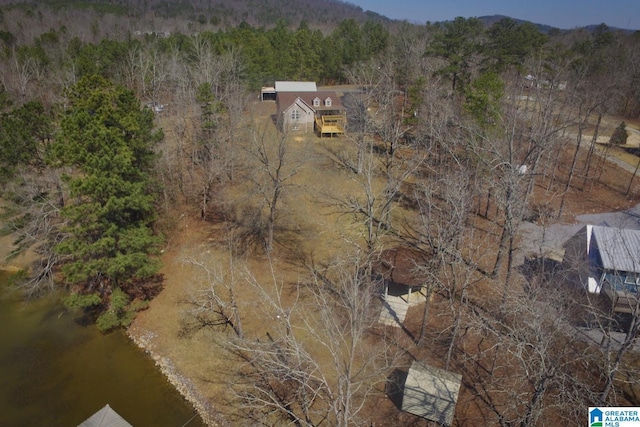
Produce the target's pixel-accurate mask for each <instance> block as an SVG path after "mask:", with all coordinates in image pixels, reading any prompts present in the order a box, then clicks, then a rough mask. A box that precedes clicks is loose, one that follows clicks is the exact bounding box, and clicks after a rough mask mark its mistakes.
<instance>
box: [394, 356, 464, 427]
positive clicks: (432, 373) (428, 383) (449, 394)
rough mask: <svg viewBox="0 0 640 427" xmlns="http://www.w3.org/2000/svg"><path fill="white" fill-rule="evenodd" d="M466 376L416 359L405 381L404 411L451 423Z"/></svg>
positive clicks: (444, 423) (446, 423)
mask: <svg viewBox="0 0 640 427" xmlns="http://www.w3.org/2000/svg"><path fill="white" fill-rule="evenodd" d="M461 381H462V375H460V374H454V373H452V372H448V371H445V370H443V369H438V368H435V367H433V366H427V365H423V364H421V363H418V362H415V361H414V362H413V363H412V364H411V368H410V369H409V373H408V374H407V380H406V381H405V384H404V395H403V398H402V410H403V411H406V412H409V413H410V414H413V415H417V416H419V417H422V418H426V419H428V420H431V421H436V422H438V423H440V424H443V425H447V426H449V425H451V423H452V422H453V415H454V413H455V410H456V402H457V401H458V394H459V393H460V382H461Z"/></svg>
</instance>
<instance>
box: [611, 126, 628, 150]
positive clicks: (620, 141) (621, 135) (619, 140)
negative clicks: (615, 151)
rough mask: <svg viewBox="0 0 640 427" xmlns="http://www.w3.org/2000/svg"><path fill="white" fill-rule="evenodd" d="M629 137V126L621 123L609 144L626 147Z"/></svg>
mask: <svg viewBox="0 0 640 427" xmlns="http://www.w3.org/2000/svg"><path fill="white" fill-rule="evenodd" d="M628 137H629V132H628V131H627V124H626V123H625V122H621V123H620V124H619V125H618V127H616V129H615V130H614V131H613V133H612V134H611V138H609V144H615V145H624V144H626V143H627V138H628Z"/></svg>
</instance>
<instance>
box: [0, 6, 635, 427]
mask: <svg viewBox="0 0 640 427" xmlns="http://www.w3.org/2000/svg"><path fill="white" fill-rule="evenodd" d="M140 4H142V5H143V6H144V7H143V6H140ZM208 5H209V3H208V2H201V3H200V2H198V1H194V2H189V3H186V2H185V3H182V2H160V1H158V2H154V1H152V0H150V1H148V2H142V3H141V2H133V1H129V2H126V1H123V2H117V1H116V2H110V3H98V2H95V3H94V2H75V3H73V2H61V1H55V2H49V3H47V6H44V5H38V6H33V5H25V4H22V5H5V6H2V8H0V12H1V13H0V19H1V22H2V27H1V28H2V30H0V173H1V174H0V186H1V187H0V188H2V198H3V200H4V203H5V205H4V212H3V217H2V220H3V224H4V230H3V231H4V232H5V233H13V235H14V236H16V242H15V253H14V255H15V254H17V253H19V252H21V251H27V250H30V251H32V253H33V254H34V258H35V260H36V261H35V263H34V264H33V265H32V266H30V268H29V269H28V270H25V271H24V272H23V273H22V274H21V275H20V276H19V279H21V280H20V281H19V283H18V284H17V286H19V287H20V288H21V289H22V290H23V291H24V292H25V294H26V295H28V296H37V295H38V294H41V293H43V292H46V291H48V290H50V289H54V288H64V289H65V290H66V291H68V295H69V296H68V297H67V305H68V306H69V307H70V308H73V309H78V308H79V309H82V310H83V313H85V314H86V315H87V316H89V317H91V318H93V319H94V320H96V322H97V324H98V326H99V327H100V328H101V329H103V330H109V329H112V328H116V327H127V326H129V325H130V324H131V322H132V321H134V318H135V316H136V313H138V312H139V311H141V310H144V309H146V308H147V307H149V306H150V307H151V308H150V309H149V310H150V311H148V312H153V310H162V313H161V314H158V312H156V314H154V316H150V317H155V318H156V319H158V318H159V320H157V321H159V322H165V323H163V324H162V325H163V327H166V328H167V329H163V330H170V331H171V332H170V333H167V334H166V335H164V336H162V337H161V338H159V340H158V341H159V342H162V343H164V344H165V345H166V346H172V347H171V351H170V352H169V353H171V354H172V355H178V356H172V357H176V358H184V359H181V360H182V362H183V365H180V361H179V360H174V363H175V364H176V365H177V366H186V368H185V369H189V368H190V369H191V371H189V372H190V374H192V376H193V378H194V381H196V382H197V384H198V387H201V389H202V390H205V391H203V392H202V394H203V395H204V396H205V398H204V399H205V400H206V399H207V398H209V399H214V400H215V399H216V398H219V396H224V397H225V398H224V400H223V399H221V398H219V400H220V402H216V404H215V405H211V406H207V405H204V406H203V407H204V408H205V409H201V411H202V412H208V411H209V412H211V413H214V415H211V414H209V415H210V416H211V419H216V420H217V421H216V422H219V423H222V424H224V423H234V422H235V423H236V424H237V425H249V424H255V423H258V422H260V423H264V424H268V425H281V424H282V423H291V424H295V425H321V424H322V425H336V426H347V425H352V424H353V425H360V424H362V425H365V424H367V425H371V424H373V423H375V424H377V425H407V424H409V423H415V424H416V425H418V424H419V423H420V422H422V421H421V420H420V419H418V418H416V417H412V416H409V415H407V414H405V413H403V412H402V411H400V409H399V408H398V407H396V406H395V405H394V402H395V401H394V399H395V395H394V392H393V390H390V389H389V387H391V389H393V387H395V386H396V385H397V384H395V383H393V381H391V380H389V381H387V380H388V379H390V378H391V379H393V378H395V377H397V376H398V370H400V371H401V372H400V374H402V372H405V374H406V368H407V366H409V365H410V363H411V361H412V360H419V361H421V362H423V363H429V364H432V365H437V366H438V367H440V368H444V369H447V370H450V371H454V372H456V373H459V374H461V375H462V376H463V378H464V381H463V386H462V389H461V397H460V401H459V403H458V406H457V412H456V420H458V421H456V422H457V423H458V424H454V425H479V424H483V425H504V426H509V425H521V426H534V425H545V424H558V425H577V424H579V420H582V419H584V416H583V415H584V414H583V413H582V412H581V411H582V409H583V408H587V407H589V406H594V405H612V406H615V405H620V406H622V405H627V404H633V405H636V406H637V405H638V404H639V403H638V398H637V393H638V390H637V384H638V379H639V378H638V372H637V367H636V365H637V362H636V360H635V353H634V348H633V343H634V340H635V339H636V337H637V333H638V331H639V330H640V322H639V321H638V318H637V316H635V315H631V316H622V317H619V316H616V315H613V314H612V313H611V310H610V307H607V306H606V301H605V304H604V305H603V301H602V300H600V299H598V300H595V299H593V298H594V297H593V296H592V295H588V294H586V293H585V292H583V290H582V288H580V287H579V286H571V285H570V284H569V283H570V279H571V277H573V276H576V275H577V273H576V271H575V270H573V271H571V269H568V270H567V267H566V266H564V267H563V268H558V269H547V268H545V267H547V266H548V263H547V262H546V261H545V260H542V261H541V265H537V264H535V263H534V262H533V261H531V260H530V259H529V258H527V259H528V260H529V261H530V264H531V265H529V266H530V267H531V268H530V269H529V270H526V269H524V268H523V265H524V264H523V263H524V262H525V261H524V256H525V255H527V256H531V255H532V254H531V253H530V252H531V251H529V252H528V253H526V254H525V253H524V250H523V248H524V247H527V245H528V246H531V245H534V244H540V249H539V251H537V252H536V255H538V256H540V257H542V256H543V255H544V254H543V253H542V247H543V244H542V243H540V242H538V241H535V242H527V241H526V238H524V237H523V236H522V234H521V233H520V230H521V227H522V224H524V223H526V224H528V225H530V226H536V227H539V228H540V229H541V230H543V232H542V235H543V237H542V238H543V239H544V233H546V231H547V230H548V229H550V227H552V226H553V225H556V224H559V223H561V222H572V221H574V217H575V214H577V213H580V208H581V207H582V206H585V209H586V206H588V209H589V210H597V209H617V208H621V207H626V206H629V205H631V204H635V203H637V202H638V201H639V200H640V187H639V184H638V178H637V177H636V174H637V171H638V168H635V172H628V171H627V170H625V169H620V168H618V167H616V166H615V164H613V163H612V162H610V161H609V159H610V158H611V157H612V156H613V154H616V155H617V154H620V155H622V154H627V153H626V152H625V151H624V149H625V148H632V147H627V146H626V145H625V143H626V141H627V137H629V136H630V135H631V134H630V131H627V130H626V129H627V127H626V124H625V123H623V122H627V123H628V124H629V126H628V129H630V130H631V129H632V128H633V127H634V126H635V127H637V126H636V125H637V118H638V116H639V115H640V34H638V33H635V34H630V33H627V32H617V31H611V30H610V29H609V28H607V27H606V26H604V25H601V26H599V27H598V28H597V29H596V30H595V31H593V32H587V31H583V30H575V31H570V32H553V31H552V32H550V33H549V34H545V33H542V32H541V31H540V30H539V28H538V27H536V26H535V25H533V24H530V23H526V22H525V23H518V22H516V21H514V20H511V19H509V18H503V19H501V20H499V21H497V22H495V23H493V24H492V25H490V26H485V25H483V24H482V22H481V21H480V20H479V19H476V18H468V19H467V18H457V19H455V20H453V21H451V22H447V23H442V24H426V25H413V24H409V23H393V24H392V25H393V27H390V26H389V25H390V23H388V22H387V21H386V20H384V19H380V17H378V16H372V15H371V14H366V13H363V12H362V11H360V10H359V9H358V8H354V7H352V6H349V5H345V4H343V3H341V2H332V1H324V2H312V1H309V2H306V1H305V2H303V1H300V2H276V1H273V2H261V1H260V2H259V1H255V2H250V1H247V2H231V1H230V2H220V3H215V7H214V8H210V7H209V6H208ZM293 5H295V8H294V9H291V7H293ZM323 8H324V10H323V11H320V10H321V9H323ZM249 11H252V12H249ZM253 12H256V13H255V14H253ZM236 24H237V25H236ZM275 80H312V81H316V82H317V83H318V84H319V85H331V86H333V85H337V84H341V85H342V84H344V85H348V91H347V90H346V89H345V88H344V87H341V86H340V87H335V90H336V93H337V94H339V95H337V96H340V97H341V100H342V103H343V104H344V105H345V107H346V108H347V117H348V127H347V131H346V135H344V136H342V137H339V138H334V139H322V140H320V138H318V137H317V136H316V135H315V134H313V133H309V134H303V133H287V132H282V131H281V128H279V127H278V124H279V119H278V117H277V115H276V111H275V105H274V104H273V103H272V102H264V103H260V102H258V93H259V88H260V87H261V86H262V85H272V84H273V82H274V81H275ZM614 135H615V136H614ZM609 137H611V140H610V139H609ZM632 158H633V159H634V162H635V161H637V158H635V157H632ZM635 164H637V163H634V165H635ZM631 170H633V167H632V168H631ZM189 225H191V228H189V227H188V226H189ZM189 239H193V240H194V241H195V243H193V242H192V241H190V242H191V243H193V246H192V247H187V248H185V247H182V246H180V245H181V243H182V242H183V241H186V240H189ZM187 249H188V250H189V251H190V252H189V251H188V250H187ZM390 254H392V255H390ZM397 254H403V255H402V256H401V257H400V258H402V259H403V260H404V261H403V262H404V271H403V278H402V280H405V281H407V283H409V282H410V283H414V284H413V285H411V286H413V287H415V288H416V291H417V290H420V291H421V293H420V294H418V295H419V298H420V300H419V301H418V302H417V304H416V305H414V306H412V307H411V308H409V309H408V317H407V320H406V321H400V320H399V319H396V320H397V321H395V320H394V322H395V323H393V325H387V326H385V325H382V324H381V323H379V322H378V318H379V315H380V313H381V311H382V310H385V309H386V307H387V306H386V305H385V304H387V303H386V300H385V299H384V298H386V297H387V295H386V292H385V291H384V289H387V288H386V286H387V285H388V284H389V280H391V279H390V276H389V274H391V273H389V270H391V271H393V270H394V269H395V268H396V267H395V266H394V265H393V262H396V261H393V262H392V261H390V259H398V257H397V256H396V255H397ZM394 257H395V258H394ZM541 259H542V258H541ZM161 260H163V261H165V263H168V264H169V265H171V268H167V269H164V270H163V269H162V266H161V262H160V261H161ZM553 265H555V264H553ZM176 272H180V273H179V274H181V276H175V274H177V273H176ZM192 273H193V274H192ZM163 275H164V276H163ZM165 276H166V277H169V278H170V279H171V281H169V280H168V281H166V282H165V281H164V277H165ZM385 279H386V280H385ZM398 280H399V279H398ZM405 284H406V283H405ZM564 285H566V286H564ZM163 286H166V287H167V288H169V287H171V292H172V293H171V294H170V295H171V298H168V300H167V299H165V300H163V299H162V297H163V295H165V294H164V292H167V291H168V290H169V289H165V290H164V291H163V290H162V288H163ZM629 292H633V291H629ZM159 294H160V297H158V295H159ZM154 297H155V298H156V300H153V298H154ZM382 300H384V301H385V303H384V304H383V303H382ZM631 300H633V298H632V299H631ZM156 301H159V302H158V305H154V304H155V303H156ZM635 301H637V303H636V306H635V307H633V310H632V311H631V313H632V314H633V313H637V312H638V311H637V310H638V309H640V302H638V300H637V299H636V300H635ZM162 304H164V305H162ZM387 305H388V304H387ZM176 307H178V308H176ZM171 310H179V314H177V315H170V314H169V313H170V312H172V311H171ZM148 312H147V313H148ZM169 323H170V324H169ZM394 325H395V326H394ZM585 328H589V330H594V331H596V332H597V333H599V334H600V335H599V337H600V338H601V339H599V340H597V341H598V342H595V341H588V340H585V339H584V336H583V334H582V333H581V331H582V330H583V329H585ZM620 331H622V332H620ZM618 334H621V335H618ZM150 335H153V334H150ZM615 337H617V338H616V339H618V340H619V341H620V342H622V344H616V341H615V339H614V338H615ZM620 337H621V338H620ZM167 343H170V344H167ZM198 343H204V344H202V347H198ZM185 348H186V349H185ZM196 348H199V349H204V350H202V352H200V353H198V352H197V351H196V350H194V349H196ZM196 353H198V354H196ZM203 354H204V356H203ZM212 354H214V356H215V357H214V356H212ZM190 357H191V358H192V359H189V358H190ZM185 360H188V362H184V361H185ZM193 360H197V362H193ZM402 369H404V370H405V371H402ZM394 375H395V376H394ZM401 376H402V375H400V377H401ZM405 376H406V375H405ZM387 383H392V384H390V385H389V384H387ZM385 384H387V385H386V386H385ZM396 403H397V402H396ZM211 407H215V410H214V409H211ZM207 408H208V409H207ZM221 420H222V421H221ZM225 420H226V421H225ZM576 420H578V421H576Z"/></svg>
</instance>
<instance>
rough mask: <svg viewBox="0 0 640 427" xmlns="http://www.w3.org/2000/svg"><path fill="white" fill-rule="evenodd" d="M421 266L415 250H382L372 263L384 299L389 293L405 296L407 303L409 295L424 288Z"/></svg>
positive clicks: (420, 258)
mask: <svg viewBox="0 0 640 427" xmlns="http://www.w3.org/2000/svg"><path fill="white" fill-rule="evenodd" d="M422 264H423V262H422V256H421V254H420V253H419V252H417V251H415V250H412V249H408V248H404V247H401V246H399V247H396V248H393V249H387V250H384V251H383V252H382V253H381V254H380V258H379V260H378V262H376V263H374V271H375V273H376V274H377V275H379V277H380V278H381V280H382V285H383V293H384V297H385V298H386V297H387V295H388V294H389V293H391V294H396V295H397V294H400V295H407V301H409V298H411V293H412V292H416V291H420V290H421V289H422V287H423V286H424V283H425V280H424V274H423V273H421V272H420V271H419V267H420V265H422Z"/></svg>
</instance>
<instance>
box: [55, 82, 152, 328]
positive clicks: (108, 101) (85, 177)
mask: <svg viewBox="0 0 640 427" xmlns="http://www.w3.org/2000/svg"><path fill="white" fill-rule="evenodd" d="M67 98H68V105H69V107H68V109H67V110H66V112H65V114H64V118H63V119H62V122H61V130H60V135H59V136H58V138H57V139H56V142H55V144H54V145H53V146H52V153H51V154H52V159H53V160H54V161H55V162H56V164H57V165H59V166H66V167H69V168H71V169H70V170H71V172H70V173H68V174H67V175H65V180H66V182H67V183H68V186H69V192H70V199H71V202H70V203H68V204H67V206H65V207H64V209H63V211H62V214H63V216H64V217H65V218H66V219H67V221H68V223H69V226H68V228H67V229H66V232H67V233H68V234H67V237H66V238H65V239H64V240H63V241H62V242H61V243H60V244H59V245H58V246H57V248H56V249H57V251H58V252H59V253H60V254H61V255H63V256H66V258H67V260H66V262H65V264H64V266H63V272H64V276H65V280H66V282H67V283H68V284H70V285H73V290H74V294H77V295H76V297H75V298H74V299H73V304H74V305H80V306H82V305H96V302H97V301H100V304H99V306H100V307H101V308H102V311H103V313H102V315H101V316H100V317H99V318H98V325H99V326H100V327H101V329H110V328H112V327H116V326H120V325H122V324H126V323H128V322H130V320H131V319H132V317H131V314H130V313H131V310H128V309H127V307H128V308H131V307H132V306H128V305H127V304H129V302H130V301H132V300H134V298H136V297H138V298H139V299H144V298H145V297H146V296H148V295H146V294H145V286H144V285H143V283H144V282H145V281H146V280H149V279H151V278H152V277H153V276H155V275H156V274H157V272H158V269H159V261H158V260H157V259H156V258H154V257H153V254H155V253H156V252H157V248H158V245H159V243H160V241H161V239H160V237H158V236H157V235H155V233H154V232H153V229H152V224H153V221H154V220H155V209H154V196H153V194H152V192H151V191H150V190H151V185H152V180H151V177H150V171H151V168H152V166H153V163H154V158H155V155H154V151H153V146H154V144H155V143H156V142H158V141H159V140H160V139H161V138H162V133H161V132H159V131H157V132H154V131H153V115H152V114H153V113H152V112H151V111H150V110H149V109H140V103H139V101H138V100H137V99H136V98H135V97H134V95H133V93H132V92H130V91H128V90H126V89H124V88H122V87H120V86H115V85H112V84H111V83H109V82H108V81H107V80H105V79H103V78H101V77H98V76H90V77H85V78H83V79H81V80H80V82H79V83H78V84H77V85H76V86H74V87H72V88H71V89H70V90H69V91H68V93H67ZM121 291H123V292H124V294H126V301H125V302H126V304H125V303H123V297H122V295H123V293H122V292H121ZM113 295H118V298H117V300H114V299H113ZM83 296H86V298H83ZM96 296H98V297H99V298H96ZM136 303H137V301H136Z"/></svg>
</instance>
